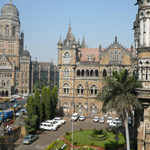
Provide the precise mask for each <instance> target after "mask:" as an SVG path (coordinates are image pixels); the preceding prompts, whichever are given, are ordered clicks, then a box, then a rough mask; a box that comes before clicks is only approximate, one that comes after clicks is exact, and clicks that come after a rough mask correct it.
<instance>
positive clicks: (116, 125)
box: [109, 121, 122, 127]
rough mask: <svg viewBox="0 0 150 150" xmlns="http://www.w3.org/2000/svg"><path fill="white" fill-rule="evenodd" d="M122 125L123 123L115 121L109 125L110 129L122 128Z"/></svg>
mask: <svg viewBox="0 0 150 150" xmlns="http://www.w3.org/2000/svg"><path fill="white" fill-rule="evenodd" d="M121 125H122V124H121V123H117V122H115V121H112V122H110V123H109V126H110V127H120V126H121Z"/></svg>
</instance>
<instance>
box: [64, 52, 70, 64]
mask: <svg viewBox="0 0 150 150" xmlns="http://www.w3.org/2000/svg"><path fill="white" fill-rule="evenodd" d="M70 58H71V57H70V53H69V52H66V53H65V54H64V63H66V64H69V63H70Z"/></svg>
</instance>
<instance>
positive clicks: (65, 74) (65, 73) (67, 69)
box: [64, 68, 69, 77]
mask: <svg viewBox="0 0 150 150" xmlns="http://www.w3.org/2000/svg"><path fill="white" fill-rule="evenodd" d="M64 76H65V77H69V68H65V69H64Z"/></svg>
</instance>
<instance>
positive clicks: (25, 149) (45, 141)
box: [15, 118, 108, 150]
mask: <svg viewBox="0 0 150 150" xmlns="http://www.w3.org/2000/svg"><path fill="white" fill-rule="evenodd" d="M64 119H65V120H66V124H65V125H62V126H61V127H60V128H59V129H58V130H57V131H54V132H52V131H45V132H43V133H42V134H40V135H39V139H38V140H37V141H35V142H34V143H32V144H30V145H23V144H22V140H20V143H19V145H18V146H17V147H15V150H44V149H45V148H46V147H48V146H49V145H50V144H51V143H52V142H54V141H55V140H57V139H58V138H59V137H60V136H61V135H64V134H65V133H66V131H69V132H71V131H72V123H71V121H70V118H64ZM106 127H108V125H107V124H100V123H93V120H92V119H86V120H85V121H83V122H80V121H77V122H73V129H74V131H76V130H80V128H82V129H94V128H96V129H102V128H106ZM17 144H18V143H17Z"/></svg>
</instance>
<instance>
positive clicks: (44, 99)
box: [41, 86, 47, 119]
mask: <svg viewBox="0 0 150 150" xmlns="http://www.w3.org/2000/svg"><path fill="white" fill-rule="evenodd" d="M46 91H47V90H46V87H45V86H44V87H43V89H42V96H41V101H42V104H43V119H45V117H46V114H45V107H46Z"/></svg>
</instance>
